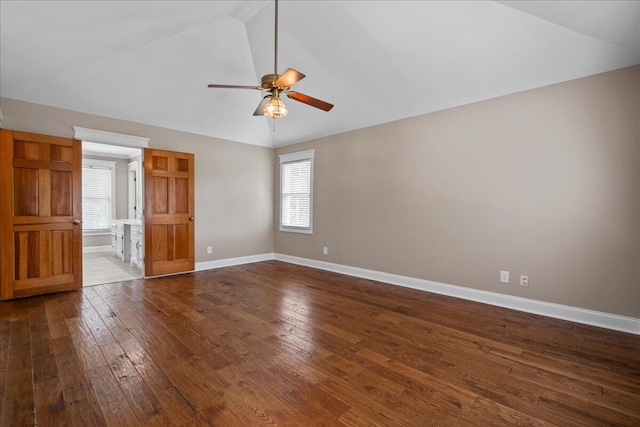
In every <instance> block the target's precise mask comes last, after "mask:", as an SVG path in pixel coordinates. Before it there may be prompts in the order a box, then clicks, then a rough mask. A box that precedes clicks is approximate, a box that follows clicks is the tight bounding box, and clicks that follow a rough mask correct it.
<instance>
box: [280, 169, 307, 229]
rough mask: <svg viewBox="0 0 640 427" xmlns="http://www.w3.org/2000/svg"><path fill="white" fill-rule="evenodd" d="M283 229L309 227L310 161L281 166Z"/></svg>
mask: <svg viewBox="0 0 640 427" xmlns="http://www.w3.org/2000/svg"><path fill="white" fill-rule="evenodd" d="M281 174H282V184H281V185H282V189H281V192H282V194H281V196H282V200H281V204H282V205H281V213H282V224H281V225H282V226H283V227H297V228H310V227H311V160H303V161H298V162H291V163H283V164H282V165H281Z"/></svg>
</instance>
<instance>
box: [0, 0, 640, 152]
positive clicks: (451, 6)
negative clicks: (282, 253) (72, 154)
mask: <svg viewBox="0 0 640 427" xmlns="http://www.w3.org/2000/svg"><path fill="white" fill-rule="evenodd" d="M273 18H274V8H273V2H271V1H208V2H201V1H194V2H191V1H161V2H153V1H139V2H138V1H127V2H120V1H104V2H101V1H84V2H80V1H68V2H67V1H51V2H49V1H42V2H36V1H5V0H1V1H0V95H1V96H2V97H6V98H13V99H19V100H24V101H29V102H35V103H39V104H44V105H51V106H55V107H60V108H65V109H70V110H75V111H81V112H86V113H91V114H96V115H101V116H106V117H113V118H118V119H124V120H130V121H135V122H140V123H145V124H149V125H154V126H160V127H165V128H170V129H176V130H181V131H186V132H191V133H196V134H202V135H208V136H213V137H218V138H224V139H229V140H233V141H239V142H244V143H249V144H257V145H263V146H282V145H287V144H291V143H295V142H300V141H305V140H309V139H312V138H317V137H321V136H326V135H332V134H336V133H340V132H345V131H349V130H353V129H358V128H362V127H366V126H371V125H375V124H380V123H385V122H390V121H394V120H398V119H402V118H406V117H411V116H416V115H420V114H425V113H429V112H433V111H437V110H442V109H446V108H451V107H455V106H459V105H464V104H468V103H472V102H476V101H481V100H484V99H489V98H494V97H497V96H502V95H506V94H509V93H514V92H518V91H522V90H527V89H532V88H536V87H541V86H546V85H549V84H554V83H558V82H563V81H567V80H571V79H576V78H580V77H584V76H588V75H592V74H596V73H600V72H605V71H609V70H613V69H617V68H622V67H625V66H629V65H634V64H638V63H640V2H638V1H611V0H610V1H545V2H542V1H501V2H496V1H287V0H283V1H281V2H280V31H279V33H280V34H279V38H280V40H279V58H278V65H279V69H278V71H279V72H280V73H282V72H284V70H285V69H287V68H289V67H291V68H294V69H296V70H298V71H301V72H302V73H304V74H306V76H307V77H306V78H305V79H303V80H301V81H300V82H299V83H298V84H297V85H296V86H295V90H297V91H299V92H302V93H305V94H308V95H311V96H314V97H317V98H320V99H323V100H326V101H328V102H331V103H333V104H335V108H334V109H333V110H331V111H330V112H328V113H325V112H323V111H320V110H317V109H315V108H312V107H309V106H307V105H304V104H301V103H298V102H295V101H293V100H289V99H287V98H285V102H286V104H287V106H288V107H289V116H288V117H287V118H284V119H278V120H273V119H268V118H266V117H254V116H252V113H253V111H254V110H255V108H256V106H257V105H258V103H259V102H260V100H261V97H262V96H263V94H262V93H261V92H259V91H252V90H232V89H208V88H207V84H209V83H221V84H238V85H257V84H258V83H259V80H260V77H261V76H262V75H264V74H268V73H272V72H273V65H274V64H273V42H274V36H273ZM274 125H275V131H274ZM104 130H109V129H104Z"/></svg>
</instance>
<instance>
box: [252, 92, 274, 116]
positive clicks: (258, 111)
mask: <svg viewBox="0 0 640 427" xmlns="http://www.w3.org/2000/svg"><path fill="white" fill-rule="evenodd" d="M270 99H271V95H267V96H265V97H264V98H262V101H260V104H258V108H256V111H254V112H253V115H254V116H264V113H263V112H262V109H263V108H264V106H265V105H267V104H268V103H269V100H270Z"/></svg>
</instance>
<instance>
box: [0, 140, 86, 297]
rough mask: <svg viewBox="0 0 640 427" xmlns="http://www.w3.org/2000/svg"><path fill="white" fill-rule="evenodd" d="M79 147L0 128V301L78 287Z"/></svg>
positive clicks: (77, 144)
mask: <svg viewBox="0 0 640 427" xmlns="http://www.w3.org/2000/svg"><path fill="white" fill-rule="evenodd" d="M81 179H82V143H81V141H78V140H73V139H66V138H58V137H52V136H45V135H37V134H31V133H26V132H17V131H10V130H5V129H0V299H3V300H5V299H11V298H19V297H25V296H30V295H39V294H44V293H50V292H56V291H63V290H70V289H77V288H80V287H81V286H82V226H81V225H80V224H81V218H82V199H81V194H82V193H81V191H82V190H81Z"/></svg>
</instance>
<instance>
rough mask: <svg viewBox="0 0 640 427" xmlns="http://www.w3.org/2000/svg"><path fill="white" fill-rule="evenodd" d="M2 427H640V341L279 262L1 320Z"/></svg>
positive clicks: (56, 299)
mask: <svg viewBox="0 0 640 427" xmlns="http://www.w3.org/2000/svg"><path fill="white" fill-rule="evenodd" d="M0 345H1V351H0V396H1V399H0V400H1V402H2V406H1V414H0V425H2V426H23V425H25V426H26V425H34V424H37V425H55V426H57V425H90V426H101V425H114V426H130V425H143V426H148V425H159V426H168V425H219V426H235V425H249V426H256V425H290V426H307V425H309V426H321V425H326V426H333V425H390V426H401V425H409V426H422V425H433V424H437V425H459V426H468V425H478V426H489V425H535V426H542V425H558V426H590V425H626V426H633V425H635V426H638V425H640V336H636V335H631V334H625V333H621V332H614V331H609V330H605V329H599V328H595V327H589V326H585V325H580V324H575V323H570V322H565V321H561V320H555V319H550V318H545V317H542V316H538V315H532V314H526V313H521V312H517V311H512V310H507V309H502V308H497V307H492V306H488V305H483V304H479V303H474V302H469V301H464V300H458V299H455V298H450V297H445V296H440V295H435V294H429V293H426V292H421V291H416V290H411V289H405V288H400V287H396V286H391V285H385V284H381V283H377V282H372V281H369V280H364V279H357V278H353V277H347V276H342V275H338V274H334V273H329V272H324V271H319V270H313V269H310V268H306V267H300V266H295V265H292V264H286V263H282V262H278V261H267V262H262V263H256V264H249V265H244V266H238V267H229V268H221V269H217V270H209V271H203V272H198V273H194V274H187V275H182V276H174V277H166V278H160V279H153V280H134V281H131V282H120V283H112V284H107V285H99V286H93V287H89V288H84V289H82V290H80V291H75V292H68V293H62V294H57V295H50V296H42V297H34V298H29V299H23V300H15V301H11V302H3V303H0Z"/></svg>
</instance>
